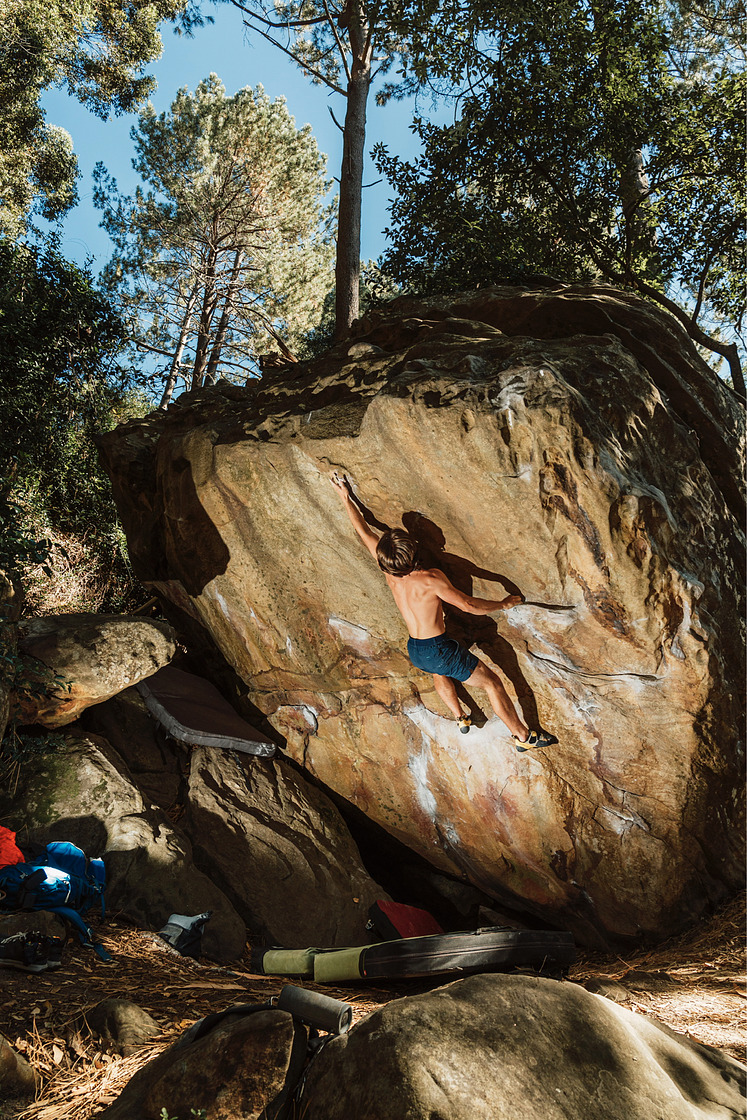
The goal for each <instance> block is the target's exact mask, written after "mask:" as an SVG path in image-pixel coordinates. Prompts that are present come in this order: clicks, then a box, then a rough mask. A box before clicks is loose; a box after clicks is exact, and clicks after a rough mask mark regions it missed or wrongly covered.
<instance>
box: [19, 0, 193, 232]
mask: <svg viewBox="0 0 747 1120" xmlns="http://www.w3.org/2000/svg"><path fill="white" fill-rule="evenodd" d="M0 12H1V13H2V18H1V19H0V199H2V204H1V205H0V233H5V234H8V235H10V236H17V235H18V234H20V233H22V232H23V231H24V229H25V226H26V222H27V219H28V215H29V211H30V210H32V209H36V210H38V211H39V212H40V213H42V214H43V216H44V217H46V218H49V219H50V220H51V219H54V218H56V217H59V216H60V215H61V214H63V213H65V211H66V210H68V209H69V208H70V207H71V206H72V205H73V204H74V202H75V200H76V188H75V180H76V177H77V162H76V159H75V156H74V155H73V150H72V141H71V140H70V137H69V135H68V134H67V133H66V132H65V131H64V130H63V129H60V128H56V127H54V126H53V125H48V124H47V122H46V120H45V114H44V111H43V109H42V108H41V106H40V104H39V101H40V98H41V95H42V93H43V91H44V90H45V89H47V88H48V87H49V86H51V85H59V84H64V85H66V86H67V88H68V89H69V90H70V92H71V93H72V94H73V95H74V96H76V97H77V98H78V99H79V100H80V101H82V102H83V104H85V105H88V106H89V107H90V108H91V109H92V110H93V111H94V112H95V113H97V114H98V115H99V116H101V117H104V118H105V117H106V116H107V114H108V113H109V112H110V111H114V112H115V113H120V112H130V111H132V109H133V108H135V107H136V106H137V105H138V104H140V103H141V102H142V101H144V100H145V98H146V97H147V96H148V94H149V93H150V91H151V90H152V88H153V84H154V83H153V79H152V78H150V77H147V76H146V75H145V74H144V68H145V67H146V66H147V64H148V63H149V62H151V61H153V60H154V59H156V58H158V57H159V55H160V53H161V49H162V43H161V37H160V34H159V32H158V27H159V24H160V23H161V22H162V21H163V20H173V19H178V20H180V21H181V24H182V26H183V27H184V28H185V29H186V30H190V28H191V27H192V26H194V25H195V24H197V23H200V22H201V19H200V16H199V12H198V10H197V9H196V8H195V6H194V5H193V4H192V3H191V2H189V3H187V2H185V0H142V2H141V0H75V3H70V2H67V0H5V3H3V4H2V6H1V7H0Z"/></svg>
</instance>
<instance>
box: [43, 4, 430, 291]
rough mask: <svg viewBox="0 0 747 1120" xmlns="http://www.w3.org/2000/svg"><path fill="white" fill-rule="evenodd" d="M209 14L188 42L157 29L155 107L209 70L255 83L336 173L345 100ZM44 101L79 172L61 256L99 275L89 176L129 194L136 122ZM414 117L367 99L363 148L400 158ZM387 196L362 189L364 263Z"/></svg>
mask: <svg viewBox="0 0 747 1120" xmlns="http://www.w3.org/2000/svg"><path fill="white" fill-rule="evenodd" d="M209 12H210V14H211V15H212V16H213V18H214V20H215V23H214V24H212V25H207V26H205V27H203V28H198V29H197V31H195V34H194V36H193V37H192V38H187V37H186V36H178V35H175V34H174V33H173V29H172V28H171V26H170V25H164V27H163V28H162V29H161V33H162V36H163V41H164V50H163V54H162V56H161V58H160V60H159V61H158V62H156V63H154V64H153V65H152V66H151V67H150V68H149V72H150V73H152V74H153V75H154V76H155V78H156V80H157V82H158V88H157V90H156V91H155V92H154V94H153V95H152V98H151V100H152V101H153V104H154V105H155V107H156V110H157V111H158V112H161V111H163V110H165V109H168V107H169V105H170V104H171V102H172V101H173V99H174V95H175V94H176V91H177V90H178V89H179V88H180V87H182V86H185V85H186V86H188V87H189V88H190V89H192V90H193V89H194V88H195V86H196V85H197V83H198V82H199V81H200V80H201V79H202V78H205V77H207V75H208V74H210V73H211V72H214V73H215V74H217V75H218V77H219V78H220V79H221V81H222V82H223V84H224V85H225V87H226V90H227V92H228V93H229V94H233V93H235V92H236V90H237V89H241V88H242V87H243V86H256V85H258V84H260V83H261V84H262V85H263V86H264V88H265V90H266V92H267V93H268V94H269V95H270V97H273V98H274V97H279V96H283V97H285V98H286V100H287V102H288V108H289V110H290V112H291V113H292V114H293V116H294V117H295V119H296V124H297V125H298V127H301V126H302V125H304V124H310V125H311V127H312V129H313V132H314V136H315V137H316V141H317V144H318V145H319V148H320V150H321V151H322V152H324V153H325V154H326V155H327V157H328V161H327V168H328V175H329V177H332V176H336V175H338V174H339V164H340V155H341V150H342V148H341V142H342V135H341V133H340V132H339V130H338V128H337V127H336V125H335V124H334V123H333V121H332V118H331V116H330V112H329V109H330V108H331V109H332V111H333V112H334V114H335V116H336V117H337V119H338V120H342V119H343V116H344V113H345V101H344V99H343V98H342V97H340V96H339V95H337V94H334V93H333V92H331V91H330V90H328V89H327V88H326V87H324V86H314V85H312V83H311V82H310V81H309V80H308V79H307V78H305V77H304V76H303V74H302V73H301V71H300V70H299V68H298V67H297V66H296V65H295V64H294V63H293V62H292V61H291V60H290V59H289V58H287V57H286V56H284V55H283V54H282V52H281V51H279V50H278V49H277V48H275V47H272V46H271V45H270V44H268V43H266V42H265V41H264V40H262V39H261V38H260V37H259V36H248V35H247V34H245V28H244V26H243V22H242V18H241V13H240V12H239V11H238V10H237V9H235V8H233V7H231V6H230V5H228V4H217V5H211V6H210V8H209ZM43 104H44V107H45V109H46V112H47V120H48V122H49V123H50V124H56V125H60V126H62V127H63V128H65V129H67V131H68V132H69V133H70V135H71V136H72V138H73V145H74V148H75V151H76V154H77V156H78V164H79V168H80V171H81V177H80V179H79V181H78V193H79V203H78V205H77V206H76V207H75V209H74V210H73V211H72V212H71V214H70V215H69V216H68V217H67V218H66V219H65V221H64V223H63V224H62V227H61V232H62V243H61V248H62V252H63V253H64V255H65V256H67V257H69V258H71V259H73V260H75V261H78V262H79V263H83V262H84V261H85V260H86V259H87V258H88V257H91V258H93V266H92V267H93V270H94V272H97V271H98V270H99V269H100V268H101V267H103V265H104V264H105V263H106V261H107V260H108V259H109V256H110V254H111V242H110V240H109V238H108V236H107V234H106V233H105V232H104V231H103V230H102V229H100V228H99V219H100V214H99V211H97V210H96V209H95V208H94V206H93V201H92V194H93V186H92V179H91V173H92V171H93V167H94V164H96V163H97V162H98V161H99V160H101V161H102V162H103V163H104V165H105V166H106V168H107V170H108V171H109V172H110V174H112V175H113V176H114V178H115V179H116V180H117V182H118V185H119V188H120V190H121V191H123V192H124V193H128V194H129V193H131V191H132V190H133V189H134V187H135V184H136V182H137V181H138V179H137V176H136V175H135V173H134V171H133V170H132V164H131V161H132V156H133V144H132V140H131V139H130V129H131V128H132V126H133V124H134V123H135V119H136V118H135V116H134V115H126V116H120V117H113V118H111V119H110V120H108V121H101V120H99V118H98V117H96V116H94V115H93V113H91V112H89V110H87V109H85V108H84V107H83V106H82V105H80V104H79V102H78V101H76V100H75V98H72V97H70V96H69V95H68V94H67V93H66V92H64V91H63V90H50V91H49V92H48V93H47V94H46V96H45V97H44V102H43ZM426 108H427V106H426ZM421 111H422V107H421ZM413 112H414V106H413V102H412V101H407V102H401V103H397V102H392V103H390V104H389V105H387V106H385V107H383V108H378V107H377V106H376V104H375V102H374V98H373V96H372V97H371V98H370V106H369V120H368V130H367V135H366V147H367V151H370V149H371V148H372V146H373V144H374V143H375V142H376V141H378V140H382V141H384V142H385V143H386V144H387V145H388V146H389V147H390V149H391V150H392V151H394V152H397V153H398V154H400V155H408V154H413V153H414V152H415V150H416V140H415V138H414V137H413V134H412V133H411V132H410V130H409V127H408V126H409V124H410V123H411V121H412V116H413ZM444 113H448V110H446V109H443V110H441V114H442V115H443V114H444ZM378 178H379V176H378V175H377V173H376V169H375V167H374V166H373V165H372V163H371V161H370V159H369V160H367V166H366V171H365V176H364V183H372V182H373V181H374V180H376V179H378ZM390 195H391V188H390V187H389V185H388V184H387V183H386V182H383V183H379V184H378V185H376V186H372V187H369V188H368V189H366V190H364V192H363V226H362V236H361V256H362V258H363V259H364V260H367V259H369V258H371V259H374V260H375V259H376V258H377V257H378V256H379V255H380V253H381V252H382V250H383V248H384V244H385V239H384V236H383V233H382V231H383V229H384V227H385V225H386V224H387V219H388V215H387V213H386V208H387V201H388V198H389V196H390Z"/></svg>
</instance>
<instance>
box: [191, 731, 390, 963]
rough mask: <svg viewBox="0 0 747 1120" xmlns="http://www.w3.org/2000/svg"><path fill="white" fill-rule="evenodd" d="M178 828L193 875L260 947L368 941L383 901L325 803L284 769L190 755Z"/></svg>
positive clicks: (210, 754)
mask: <svg viewBox="0 0 747 1120" xmlns="http://www.w3.org/2000/svg"><path fill="white" fill-rule="evenodd" d="M180 823H181V824H182V827H183V828H184V829H185V830H186V831H187V832H188V833H189V835H190V836H191V837H192V843H193V848H194V852H195V858H196V859H197V860H198V862H199V863H200V865H201V866H202V867H203V868H204V869H207V868H210V875H211V877H212V878H213V880H214V881H215V882H216V883H218V884H219V885H220V887H221V889H222V890H223V891H224V892H225V893H226V894H227V895H228V897H229V898H230V899H231V900H232V902H233V905H234V906H235V907H236V909H237V911H238V912H239V913H240V914H241V916H242V917H243V919H244V921H245V922H246V924H247V926H248V928H249V929H250V930H252V932H253V933H256V934H257V935H259V936H260V937H261V938H262V939H263V940H265V941H266V942H267V943H269V944H274V945H283V946H286V947H288V948H303V947H305V946H307V945H322V946H325V947H328V948H331V947H334V946H343V945H365V944H366V943H367V942H368V941H369V940H370V933H369V932H368V931H367V930H366V921H367V918H368V908H369V906H371V905H372V904H373V903H374V902H375V901H376V900H377V899H381V898H386V897H388V896H387V895H386V894H385V892H384V891H382V889H381V887H379V886H377V884H376V883H375V882H374V881H373V879H371V877H370V876H369V875H368V874H367V872H366V871H365V869H364V868H363V865H362V863H361V858H360V855H359V853H358V849H357V848H356V846H355V843H354V842H353V839H352V837H351V835H350V833H349V831H348V829H347V826H346V825H345V822H344V821H343V819H342V817H341V816H340V814H339V812H338V811H337V809H336V808H335V807H334V805H333V804H332V802H331V801H330V799H329V798H328V797H327V796H326V794H324V793H323V792H322V791H321V790H319V789H315V788H314V786H313V785H311V784H310V783H309V782H308V781H304V779H303V776H302V775H300V774H298V773H296V772H295V771H294V770H293V769H292V768H291V767H290V766H289V765H288V763H287V762H285V761H283V760H282V759H277V760H275V759H261V760H260V759H247V758H246V757H245V756H244V755H241V754H238V753H236V752H233V751H231V752H228V751H216V750H212V749H211V748H209V747H197V748H195V750H194V751H193V752H192V765H191V768H190V775H189V786H188V792H187V794H186V798H185V816H184V818H183V820H182V821H181V822H180Z"/></svg>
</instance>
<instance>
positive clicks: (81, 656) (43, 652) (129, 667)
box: [12, 614, 176, 727]
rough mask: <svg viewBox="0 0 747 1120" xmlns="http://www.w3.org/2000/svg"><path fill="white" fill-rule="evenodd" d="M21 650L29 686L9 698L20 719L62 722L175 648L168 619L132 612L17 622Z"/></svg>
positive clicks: (139, 676) (150, 669) (164, 661)
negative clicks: (138, 615)
mask: <svg viewBox="0 0 747 1120" xmlns="http://www.w3.org/2000/svg"><path fill="white" fill-rule="evenodd" d="M18 646H19V651H20V652H21V653H22V654H23V656H24V658H25V661H26V675H27V677H28V679H29V682H30V684H31V687H28V688H24V689H23V690H21V689H19V690H18V691H16V692H15V693H14V694H13V697H12V714H13V716H14V717H15V719H16V720H17V721H18V722H19V723H21V724H30V723H40V724H42V726H44V727H63V726H65V724H68V723H72V722H73V720H75V719H77V718H78V716H79V715H80V713H81V712H82V711H84V710H85V709H86V708H89V707H90V706H91V705H92V704H100V703H101V702H102V701H103V700H107V699H108V698H109V697H110V696H114V695H115V694H116V693H118V692H121V691H122V689H124V688H127V687H128V686H129V685H135V684H137V683H138V681H141V680H144V679H145V677H149V676H151V675H152V674H153V673H155V672H157V670H158V669H161V668H162V667H163V666H164V665H168V663H169V661H171V658H172V657H173V656H174V652H175V650H176V644H175V635H174V631H173V629H172V628H171V626H169V624H168V623H166V622H158V621H155V620H154V619H150V618H138V617H137V616H136V615H114V614H111V615H110V614H62V615H47V616H45V617H42V618H30V619H27V620H26V621H24V622H22V623H21V625H20V626H19V639H18Z"/></svg>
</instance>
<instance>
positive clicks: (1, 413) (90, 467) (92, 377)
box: [0, 238, 125, 572]
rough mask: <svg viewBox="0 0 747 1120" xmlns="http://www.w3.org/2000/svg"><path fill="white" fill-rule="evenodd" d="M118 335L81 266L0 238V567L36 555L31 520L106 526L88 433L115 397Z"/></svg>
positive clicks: (107, 421) (101, 531)
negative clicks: (0, 387)
mask: <svg viewBox="0 0 747 1120" xmlns="http://www.w3.org/2000/svg"><path fill="white" fill-rule="evenodd" d="M123 339H124V328H123V325H122V323H121V321H120V319H119V317H118V316H117V314H116V313H115V312H114V311H113V310H112V308H111V306H110V305H109V303H108V302H107V300H106V299H105V298H104V297H103V296H102V295H101V293H99V292H97V291H96V289H95V287H94V284H93V281H92V278H91V276H90V275H89V274H88V273H87V272H86V271H85V270H83V269H79V268H77V267H76V266H75V265H73V264H70V263H69V262H68V261H66V260H64V259H63V258H62V257H61V256H60V255H59V254H58V253H57V252H56V251H55V249H54V248H53V247H51V246H46V247H44V248H29V247H28V246H25V245H21V244H16V245H14V244H12V243H11V242H10V241H9V240H8V239H7V238H2V239H0V381H1V382H2V386H3V392H2V394H0V523H2V532H1V533H0V568H3V569H5V570H10V571H11V572H15V571H18V570H19V569H21V568H23V566H24V565H25V564H28V563H29V562H31V563H39V562H41V561H42V560H43V559H44V555H45V552H46V549H45V547H44V541H43V540H40V539H39V538H38V531H39V527H40V526H41V528H42V531H43V529H44V527H45V526H47V525H50V524H51V525H54V526H55V528H56V529H58V530H60V531H61V532H69V533H77V534H79V535H81V536H86V537H89V538H100V537H102V536H105V535H107V534H108V536H109V537H112V538H113V536H114V535H115V534H114V527H115V524H116V514H115V511H114V505H113V502H112V499H111V495H110V491H109V486H108V480H107V479H106V478H105V476H104V475H103V473H102V471H101V470H100V468H99V466H98V462H97V458H96V451H95V447H94V444H93V438H92V437H93V434H94V433H95V432H97V431H100V430H102V429H104V428H108V427H110V426H112V424H113V423H115V422H116V417H117V414H118V412H119V410H121V408H122V405H123V400H124V394H123V386H124V382H125V371H124V370H123V369H122V368H121V367H120V365H119V362H118V355H119V354H120V352H121V350H122V347H123ZM35 533H36V534H37V535H36V536H35Z"/></svg>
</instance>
